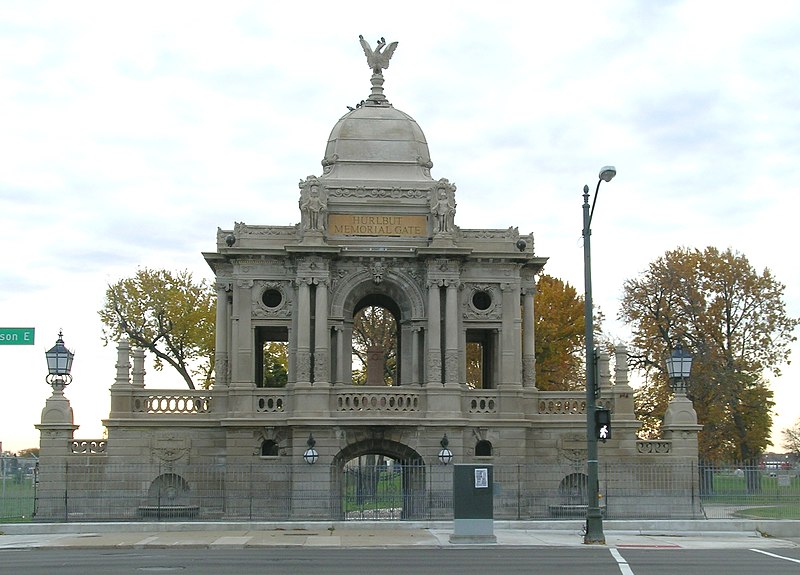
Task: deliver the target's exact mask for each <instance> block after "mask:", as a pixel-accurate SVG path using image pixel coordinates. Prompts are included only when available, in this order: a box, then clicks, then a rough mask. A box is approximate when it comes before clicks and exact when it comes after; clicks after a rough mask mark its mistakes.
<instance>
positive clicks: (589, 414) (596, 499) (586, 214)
mask: <svg viewBox="0 0 800 575" xmlns="http://www.w3.org/2000/svg"><path fill="white" fill-rule="evenodd" d="M601 181H602V180H599V181H598V182H597V190H595V193H594V200H595V201H596V200H597V192H598V191H599V190H600V182H601ZM593 206H594V201H593V202H592V207H593ZM592 211H594V210H592ZM591 223H592V213H591V212H590V211H589V186H584V187H583V271H584V282H585V290H586V291H585V295H584V316H585V318H584V319H585V324H586V451H587V455H586V459H587V461H586V473H587V476H588V485H587V489H588V491H589V493H588V495H589V500H588V502H587V503H588V505H587V508H586V534H585V535H584V538H583V542H584V543H587V544H600V545H603V544H605V542H606V536H605V535H604V534H603V516H602V513H601V512H600V480H599V477H598V462H597V422H596V421H595V411H596V410H597V403H596V397H595V390H596V388H597V380H596V374H595V352H594V317H593V311H594V310H593V309H592V250H591V243H590V240H591V235H592V230H591Z"/></svg>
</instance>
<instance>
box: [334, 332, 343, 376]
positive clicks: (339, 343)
mask: <svg viewBox="0 0 800 575" xmlns="http://www.w3.org/2000/svg"><path fill="white" fill-rule="evenodd" d="M333 330H334V333H335V334H336V376H335V378H334V383H336V384H339V385H341V384H343V383H346V380H345V376H344V374H345V369H344V368H345V363H344V358H345V355H344V327H343V326H340V325H337V326H335V327H334V328H333Z"/></svg>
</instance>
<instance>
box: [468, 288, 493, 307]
mask: <svg viewBox="0 0 800 575" xmlns="http://www.w3.org/2000/svg"><path fill="white" fill-rule="evenodd" d="M472 305H474V306H475V309H478V310H481V311H486V310H487V309H489V306H491V305H492V296H491V295H490V294H489V292H486V291H476V292H475V293H474V294H472Z"/></svg>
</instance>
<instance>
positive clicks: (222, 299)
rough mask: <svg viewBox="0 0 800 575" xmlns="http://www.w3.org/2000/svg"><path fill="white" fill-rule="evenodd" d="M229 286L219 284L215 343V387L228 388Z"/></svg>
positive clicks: (217, 286) (229, 375)
mask: <svg viewBox="0 0 800 575" xmlns="http://www.w3.org/2000/svg"><path fill="white" fill-rule="evenodd" d="M227 287H228V284H227V283H223V282H217V285H216V288H217V318H216V322H215V323H216V326H215V327H216V339H215V342H214V374H215V379H214V387H217V388H221V387H227V386H228V384H229V383H230V377H231V374H230V366H229V364H228V361H229V359H228V322H229V315H230V310H229V309H228V290H227Z"/></svg>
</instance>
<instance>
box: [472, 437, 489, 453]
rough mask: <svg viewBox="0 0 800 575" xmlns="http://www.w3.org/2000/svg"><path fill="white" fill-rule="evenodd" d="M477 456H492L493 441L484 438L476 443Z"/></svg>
mask: <svg viewBox="0 0 800 575" xmlns="http://www.w3.org/2000/svg"><path fill="white" fill-rule="evenodd" d="M475 456H476V457H491V456H492V442H491V441H486V440H485V439H482V440H481V441H479V442H478V443H476V444H475Z"/></svg>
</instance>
